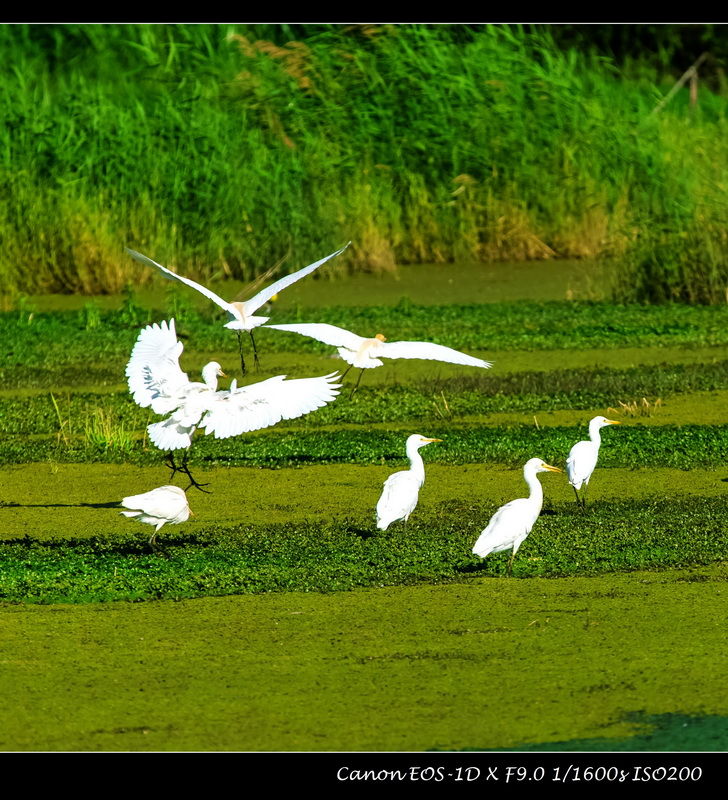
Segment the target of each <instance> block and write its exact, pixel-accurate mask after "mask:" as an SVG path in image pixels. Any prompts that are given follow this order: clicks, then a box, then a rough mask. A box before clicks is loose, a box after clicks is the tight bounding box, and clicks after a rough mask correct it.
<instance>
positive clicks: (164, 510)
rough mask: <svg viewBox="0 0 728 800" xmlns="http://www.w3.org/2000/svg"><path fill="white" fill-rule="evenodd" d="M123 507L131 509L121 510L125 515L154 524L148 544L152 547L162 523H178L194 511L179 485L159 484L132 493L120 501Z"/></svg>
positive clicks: (184, 520) (186, 518) (185, 519)
mask: <svg viewBox="0 0 728 800" xmlns="http://www.w3.org/2000/svg"><path fill="white" fill-rule="evenodd" d="M121 505H122V506H124V508H129V509H131V511H121V512H120V513H121V514H123V515H124V516H125V517H129V518H130V519H135V520H137V522H146V523H148V524H149V525H154V526H155V528H154V533H153V534H152V536H151V538H150V539H149V544H150V545H151V546H152V547H154V546H155V540H156V538H157V534H158V533H159V529H160V528H161V527H162V525H165V524H166V523H168V522H169V523H170V524H172V525H179V524H180V522H186V521H187V520H188V519H189V516H190V514H192V515H194V511H192V509H191V508H190V506H189V503H188V502H187V495H186V494H185V493H184V492H183V491H182V489H180V488H179V486H160V487H159V488H158V489H152V490H151V491H150V492H144V494H133V495H130V496H129V497H125V498H124V499H123V500H122V501H121Z"/></svg>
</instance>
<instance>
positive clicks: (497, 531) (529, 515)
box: [473, 458, 561, 575]
mask: <svg viewBox="0 0 728 800" xmlns="http://www.w3.org/2000/svg"><path fill="white" fill-rule="evenodd" d="M539 472H561V470H560V469H559V468H558V467H552V466H551V465H549V464H546V463H545V462H544V461H541V459H540V458H532V459H531V460H530V461H527V462H526V465H525V467H524V468H523V477H524V478H525V480H526V483H527V484H528V486H529V488H530V490H531V494H530V495H529V496H528V497H524V498H520V499H519V500H511V502H510V503H506V504H505V505H504V506H501V507H500V508H499V509H498V510H497V511H496V512H495V514H493V516H492V517H491V520H490V522H489V523H488V527H487V528H485V530H484V531H483V532H482V533H481V534H480V536H479V538H478V541H477V542H476V543H475V546H474V547H473V552H474V553H475V554H476V555H478V556H480V557H481V558H485V557H486V556H487V555H489V554H490V553H500V552H501V551H502V550H508V549H510V548H513V552H512V553H511V558H510V560H509V562H508V574H509V575H510V574H511V568H512V567H513V559H514V558H515V555H516V553H517V552H518V548H519V547H520V546H521V544H523V541H524V539H525V538H526V537H527V536H528V534H529V533H531V529H532V528H533V526H534V524H535V523H536V520H537V519H538V515H539V514H540V513H541V506H542V505H543V489H542V488H541V483H540V481H539V479H538V478H537V477H536V475H537V474H538V473H539Z"/></svg>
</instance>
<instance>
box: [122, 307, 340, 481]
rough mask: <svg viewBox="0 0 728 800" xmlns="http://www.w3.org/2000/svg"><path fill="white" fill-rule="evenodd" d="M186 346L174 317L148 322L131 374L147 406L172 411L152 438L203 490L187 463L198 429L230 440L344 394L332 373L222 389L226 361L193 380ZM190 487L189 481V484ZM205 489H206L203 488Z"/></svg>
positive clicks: (140, 400) (159, 411)
mask: <svg viewBox="0 0 728 800" xmlns="http://www.w3.org/2000/svg"><path fill="white" fill-rule="evenodd" d="M183 349H184V345H183V344H182V342H179V341H177V333H176V331H175V326H174V320H173V319H171V320H170V321H169V323H167V322H164V321H163V322H162V323H161V324H159V325H157V324H154V325H148V326H147V327H146V328H144V329H143V330H142V331H141V333H140V334H139V336H138V338H137V341H136V344H135V345H134V349H133V350H132V353H131V358H130V359H129V363H128V364H127V365H126V376H127V379H128V383H129V391H130V392H131V394H132V396H133V398H134V401H135V402H136V403H137V404H138V405H140V406H141V407H142V408H147V407H150V406H151V408H152V410H153V411H154V412H155V413H157V414H164V415H168V416H167V419H165V420H162V422H155V423H153V424H151V425H149V426H148V428H147V431H148V432H149V438H150V439H151V441H152V442H153V443H154V444H155V445H156V446H157V447H158V448H160V450H167V451H169V452H168V455H167V462H168V465H169V467H170V468H171V469H172V475H174V474H175V472H177V471H178V470H179V471H181V472H184V473H185V474H186V475H187V477H188V478H189V480H190V486H194V487H195V488H197V489H201V488H202V486H203V485H205V484H199V483H197V481H195V479H194V478H193V477H192V475H191V474H190V471H189V468H188V466H187V459H188V456H189V448H190V446H191V444H192V435H193V434H194V432H195V430H196V429H197V428H202V429H203V430H204V431H205V432H206V433H208V434H210V433H213V434H214V435H215V438H217V439H227V438H228V437H230V436H238V435H239V434H241V433H245V432H248V431H255V430H259V429H260V428H267V427H269V426H271V425H275V424H276V423H277V422H280V421H281V420H282V419H294V418H295V417H300V416H302V415H303V414H308V413H309V412H310V411H315V410H316V409H317V408H321V407H322V406H324V405H326V403H330V402H331V401H332V400H334V398H335V397H336V396H337V395H338V394H339V392H338V391H337V389H339V388H340V386H341V384H337V383H336V379H337V378H338V377H339V376H338V374H337V373H335V372H332V373H330V374H329V375H325V376H323V377H320V378H299V379H296V380H290V381H287V380H285V377H286V376H285V375H277V376H276V377H275V378H268V379H267V380H264V381H259V382H258V383H254V384H252V385H250V386H241V387H238V385H237V381H235V380H233V381H232V383H231V384H230V389H229V390H227V391H218V390H217V376H218V375H222V374H223V372H222V370H221V369H220V365H219V364H218V363H217V362H215V361H212V362H210V363H209V364H206V365H205V366H204V367H203V368H202V379H203V382H202V383H193V382H191V381H190V380H189V378H188V377H187V375H186V374H185V373H184V372H182V370H181V369H180V366H179V358H180V355H181V354H182V351H183ZM182 448H185V454H184V457H183V460H182V464H181V466H179V467H178V466H177V465H176V464H175V461H174V451H175V450H181V449H182ZM187 488H188V489H189V486H188V487H187ZM202 491H206V490H205V489H202Z"/></svg>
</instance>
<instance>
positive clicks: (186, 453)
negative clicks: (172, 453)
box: [179, 447, 212, 494]
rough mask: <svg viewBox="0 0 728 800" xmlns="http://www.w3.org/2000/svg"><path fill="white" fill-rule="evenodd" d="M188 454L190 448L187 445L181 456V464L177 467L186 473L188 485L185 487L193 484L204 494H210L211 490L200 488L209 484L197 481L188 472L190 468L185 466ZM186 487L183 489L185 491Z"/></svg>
mask: <svg viewBox="0 0 728 800" xmlns="http://www.w3.org/2000/svg"><path fill="white" fill-rule="evenodd" d="M189 455H190V448H189V447H188V448H187V449H186V450H185V454H184V457H183V458H182V466H181V467H179V469H180V470H181V471H182V472H184V473H185V474H186V475H187V477H188V478H189V479H190V485H189V486H188V487H187V489H189V488H190V486H194V487H195V489H199V490H200V491H201V492H205V494H212V492H209V491H208V490H207V489H203V488H202V487H203V486H209V485H210V484H209V483H197V481H196V480H195V479H194V478H193V477H192V473H191V472H190V468H189V467H188V466H187V459H188V458H189ZM187 489H185V491H187Z"/></svg>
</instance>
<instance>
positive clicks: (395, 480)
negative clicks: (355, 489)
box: [377, 470, 421, 520]
mask: <svg viewBox="0 0 728 800" xmlns="http://www.w3.org/2000/svg"><path fill="white" fill-rule="evenodd" d="M420 485H421V484H420V482H419V481H418V480H417V479H416V478H414V477H413V476H412V474H411V473H410V472H409V470H404V471H403V472H395V473H394V475H390V476H389V477H388V478H387V480H386V481H384V489H383V490H382V495H381V497H380V498H379V502H378V503H377V514H378V515H379V516H380V517H386V518H388V519H389V518H391V519H392V520H396V519H402V517H404V516H405V515H406V514H411V513H412V511H413V510H414V508H415V506H416V505H417V498H418V495H419V490H420Z"/></svg>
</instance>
